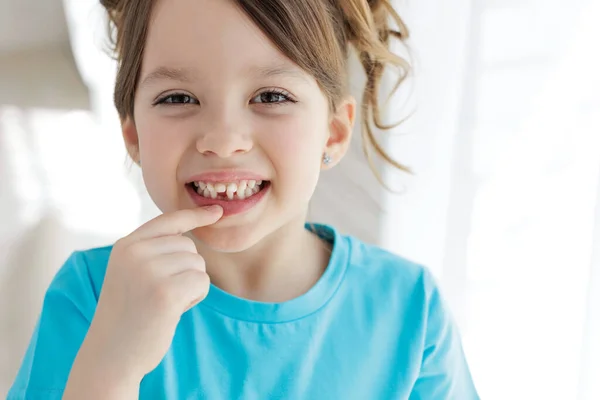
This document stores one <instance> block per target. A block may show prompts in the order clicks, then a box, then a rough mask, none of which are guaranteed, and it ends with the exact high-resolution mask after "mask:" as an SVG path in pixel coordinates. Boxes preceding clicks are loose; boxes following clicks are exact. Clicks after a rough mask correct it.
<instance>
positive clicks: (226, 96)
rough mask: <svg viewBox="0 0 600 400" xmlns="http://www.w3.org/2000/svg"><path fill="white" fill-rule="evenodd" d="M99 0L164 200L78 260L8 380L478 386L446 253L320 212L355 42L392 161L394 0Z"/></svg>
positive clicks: (78, 387)
mask: <svg viewBox="0 0 600 400" xmlns="http://www.w3.org/2000/svg"><path fill="white" fill-rule="evenodd" d="M101 3H102V4H103V6H104V7H106V9H107V11H108V12H109V15H110V16H111V20H112V23H113V28H115V29H116V42H115V44H116V50H117V52H118V55H119V57H118V59H119V66H120V68H119V71H118V77H117V82H116V89H115V103H116V107H117V110H118V112H119V114H120V117H121V122H122V131H123V138H124V140H125V144H126V146H127V150H128V152H129V154H130V155H131V157H132V158H133V159H134V160H135V161H136V162H138V163H139V164H140V165H141V168H142V172H143V177H144V182H145V185H146V187H147V189H148V192H149V194H150V196H151V197H152V199H153V201H154V202H155V203H156V205H157V206H158V207H159V208H160V210H161V211H162V212H163V214H162V215H161V216H159V217H157V218H156V219H154V220H152V221H150V222H148V223H146V224H144V225H143V226H141V227H140V228H138V229H137V230H136V231H134V232H133V233H131V234H130V235H128V236H126V237H124V238H122V239H120V240H118V241H117V242H116V243H115V244H114V246H111V247H105V248H99V249H93V250H89V251H84V252H76V253H75V254H73V255H72V256H71V258H70V259H69V260H68V261H67V262H66V264H65V265H64V266H63V267H62V268H61V270H60V271H59V272H58V274H57V275H56V277H55V279H54V280H53V282H52V284H51V285H50V288H49V289H48V292H47V294H46V297H45V301H44V305H43V309H42V314H41V317H40V320H39V323H38V325H37V327H36V330H35V332H34V334H33V338H32V340H31V345H30V347H29V349H28V351H27V353H26V355H25V359H24V361H23V365H22V367H21V369H20V372H19V374H18V377H17V379H16V382H15V383H14V385H13V387H12V389H11V392H10V394H9V399H59V398H64V399H77V400H80V399H135V398H138V396H139V398H141V399H211V400H212V399H226V400H231V399H261V400H262V399H310V400H313V399H326V400H336V399H344V400H346V399H375V400H387V399H411V400H417V399H427V400H442V399H457V400H472V399H477V398H478V396H477V394H476V391H475V389H474V386H473V383H472V380H471V377H470V374H469V371H468V368H467V365H466V363H465V359H464V356H463V351H462V349H461V344H460V339H459V336H458V333H457V330H456V328H455V326H454V325H453V323H452V321H451V318H450V317H449V315H448V311H447V309H446V307H445V306H444V303H443V301H442V300H441V298H440V293H439V290H438V288H437V287H436V285H435V283H434V282H433V279H432V277H431V275H430V274H429V272H428V271H427V270H426V269H425V268H423V267H421V266H419V265H415V264H413V263H411V262H409V261H407V260H405V259H402V258H399V257H397V256H394V255H392V254H389V253H387V252H385V251H383V250H381V249H378V248H376V247H372V246H369V245H367V244H364V243H361V242H359V241H358V240H357V239H354V238H352V237H347V236H342V235H341V234H339V233H338V232H336V230H335V229H334V228H332V227H328V226H320V225H317V226H312V225H309V226H307V227H305V217H306V212H307V207H308V203H309V200H310V198H311V195H312V193H313V190H314V189H315V186H316V183H317V179H318V177H319V173H320V171H321V170H323V169H327V168H331V167H332V166H334V165H336V164H337V163H338V162H339V161H340V160H341V158H342V157H343V155H344V153H345V152H346V150H347V148H348V144H349V141H350V134H351V132H352V125H353V122H354V116H355V111H356V105H355V102H354V100H353V99H352V98H351V97H350V96H349V95H348V94H347V91H346V89H347V88H346V85H345V82H346V58H347V51H348V47H349V46H354V47H355V49H356V50H357V51H358V53H359V55H360V59H361V62H362V64H363V66H364V68H365V71H366V73H367V78H368V79H367V84H366V89H365V95H364V99H363V102H364V104H363V116H364V118H365V120H364V122H365V126H364V127H363V129H364V136H365V138H366V141H367V142H368V143H370V144H371V145H373V146H375V149H376V150H377V152H378V153H380V154H381V155H383V157H384V158H386V159H388V160H389V161H391V162H393V161H392V160H391V159H389V157H387V156H386V155H385V153H384V152H383V150H382V149H381V148H380V147H378V145H377V143H376V142H375V141H374V139H373V136H372V135H371V130H370V128H369V126H370V125H369V124H368V120H369V118H373V119H374V122H375V124H376V125H378V126H380V125H381V123H380V122H379V118H378V116H379V110H378V106H377V89H378V86H379V85H378V83H379V80H380V77H381V74H382V71H383V67H384V65H385V64H386V63H387V64H390V65H392V66H397V67H401V68H405V67H406V65H405V62H404V60H403V59H402V58H400V57H398V56H396V55H394V54H392V53H390V52H389V51H388V49H387V42H388V39H389V37H390V36H396V37H398V38H400V39H404V38H405V37H406V32H405V28H404V26H403V25H402V21H401V20H400V18H399V17H398V15H397V14H396V13H395V12H394V11H393V9H392V7H391V5H390V3H389V2H388V1H387V0H379V1H377V0H374V1H369V2H367V0H155V1H152V0H112V1H110V0H102V1H101ZM390 17H393V19H394V20H395V21H396V23H397V25H398V27H399V31H393V30H391V29H390V28H389V27H388V25H387V21H388V20H389V18H390ZM394 165H396V166H397V167H399V168H404V167H403V166H402V165H400V164H397V163H396V164H394ZM209 277H210V278H209Z"/></svg>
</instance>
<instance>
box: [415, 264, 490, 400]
mask: <svg viewBox="0 0 600 400" xmlns="http://www.w3.org/2000/svg"><path fill="white" fill-rule="evenodd" d="M424 279H425V282H424V283H425V286H426V291H427V292H428V295H429V296H428V310H427V327H426V334H425V346H424V351H423V357H422V362H421V369H420V373H419V377H418V378H417V381H416V383H415V385H414V387H413V389H412V391H411V394H410V398H409V400H479V395H478V394H477V391H476V389H475V385H474V383H473V380H472V378H471V373H470V371H469V367H468V365H467V362H466V359H465V355H464V352H463V348H462V343H461V339H460V335H459V332H458V328H457V327H456V325H455V323H454V321H453V319H452V316H451V315H450V311H449V310H448V308H447V306H446V304H445V303H444V300H443V298H442V296H441V294H440V290H439V288H438V287H437V286H436V284H435V282H434V279H433V277H432V276H431V274H430V273H429V272H427V271H426V272H425V277H424Z"/></svg>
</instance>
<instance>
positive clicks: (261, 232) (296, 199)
mask: <svg viewBox="0 0 600 400" xmlns="http://www.w3.org/2000/svg"><path fill="white" fill-rule="evenodd" d="M338 110H339V111H336V113H335V115H331V114H330V112H329V107H328V100H327V98H326V97H325V95H324V94H323V93H322V91H321V89H320V88H319V86H318V84H317V82H316V81H315V79H314V78H313V77H312V76H311V75H310V74H308V73H307V72H305V71H303V70H301V69H300V68H299V67H298V66H297V65H296V64H294V63H293V62H292V61H290V60H289V59H288V58H286V57H285V56H284V55H283V54H282V53H281V52H280V51H279V50H278V49H277V48H276V47H274V45H273V44H272V43H271V42H270V41H269V40H268V39H267V37H266V36H265V35H264V34H263V33H262V32H261V31H260V30H259V29H258V28H257V27H256V26H255V25H254V24H253V23H252V22H251V21H250V19H249V18H248V17H247V16H246V15H245V14H244V13H243V12H242V11H241V10H239V9H238V8H237V7H236V6H235V5H234V3H233V2H232V1H226V0H160V1H158V2H157V3H156V5H155V8H154V10H153V15H152V19H151V22H150V25H149V31H148V36H147V41H146V47H145V53H144V59H143V63H142V69H141V73H140V80H139V83H138V88H137V92H136V97H135V112H134V118H133V120H131V119H128V120H126V121H124V123H123V134H124V138H125V141H126V144H127V146H128V149H129V151H130V153H131V154H134V155H135V154H139V158H140V160H141V161H142V171H143V177H144V182H145V184H146V187H147V189H148V192H149V194H150V196H151V197H152V199H153V201H154V202H155V203H156V205H157V206H158V207H159V208H160V210H161V211H163V212H171V211H175V210H178V209H184V208H193V207H198V206H201V205H205V204H215V203H216V204H220V205H223V207H224V213H225V215H224V217H223V218H222V219H221V220H220V221H219V222H217V224H215V225H213V226H211V227H205V228H198V229H196V230H195V231H193V233H194V235H195V236H196V237H197V238H198V239H200V240H202V241H203V242H204V243H205V244H207V245H209V246H211V247H212V248H215V249H218V250H221V251H241V250H244V249H246V248H249V247H251V246H252V245H253V244H255V243H257V242H258V241H260V240H261V239H262V238H264V237H266V236H267V235H270V234H272V233H275V232H276V231H277V230H279V229H280V228H282V227H284V226H286V225H289V224H293V223H300V224H301V223H302V222H303V221H304V218H305V215H306V210H307V206H308V202H309V200H310V198H311V196H312V194H313V191H314V189H315V186H316V184H317V180H318V177H319V173H320V170H321V169H322V168H323V163H322V156H323V153H324V152H327V153H328V154H330V155H331V157H332V158H333V161H334V162H333V163H335V162H337V161H339V159H340V158H341V157H342V156H343V154H344V153H345V150H346V148H347V145H348V142H349V138H350V132H351V127H352V122H353V121H352V119H353V115H354V103H353V102H352V100H351V99H349V100H348V101H346V102H345V103H344V104H342V105H341V106H340V107H339V109H338ZM134 121H135V122H134ZM333 163H332V164H333ZM259 180H263V181H264V182H263V184H262V185H260V186H259V185H258V184H257V183H258V182H256V181H259ZM252 181H255V182H254V189H250V186H252V184H253V182H252ZM231 183H233V184H235V185H234V186H231V185H228V184H231ZM221 185H225V186H229V192H230V193H227V191H226V192H225V193H219V194H216V193H217V192H218V191H219V190H222V189H223V186H221ZM195 186H199V187H200V188H199V189H196V187H195ZM205 186H206V188H205ZM244 186H245V190H244ZM211 188H212V190H211ZM257 188H260V191H258V193H255V192H256V190H257ZM203 189H205V190H203ZM234 189H235V192H234V191H233V190H234ZM197 191H199V192H200V194H198V193H197ZM215 195H216V196H217V197H216V199H215V198H214V197H215ZM228 195H229V197H228ZM231 197H233V199H232V200H231V199H230V198H231Z"/></svg>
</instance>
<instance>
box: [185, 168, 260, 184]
mask: <svg viewBox="0 0 600 400" xmlns="http://www.w3.org/2000/svg"><path fill="white" fill-rule="evenodd" d="M243 180H245V181H249V180H255V181H268V179H267V178H265V177H264V176H263V175H260V174H257V173H256V172H252V171H244V170H237V169H235V170H233V169H232V170H221V171H207V172H204V173H202V174H199V175H194V176H192V177H190V178H188V179H187V180H186V183H187V184H189V183H192V182H205V183H212V182H237V181H243Z"/></svg>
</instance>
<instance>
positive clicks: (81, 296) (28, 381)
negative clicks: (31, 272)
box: [7, 252, 97, 400]
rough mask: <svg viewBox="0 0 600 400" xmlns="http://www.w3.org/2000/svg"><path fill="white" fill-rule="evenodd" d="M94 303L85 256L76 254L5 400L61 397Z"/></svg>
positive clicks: (49, 298)
mask: <svg viewBox="0 0 600 400" xmlns="http://www.w3.org/2000/svg"><path fill="white" fill-rule="evenodd" d="M96 304H97V295H96V293H95V290H94V287H93V284H92V280H91V278H90V274H89V269H88V265H87V263H86V259H85V255H84V254H83V253H79V252H76V253H74V254H73V255H71V257H69V259H68V260H67V261H66V262H65V264H64V265H63V266H62V267H61V269H60V270H59V271H58V273H57V274H56V276H55V277H54V279H53V280H52V283H51V284H50V287H49V288H48V290H47V292H46V295H45V297H44V303H43V306H42V312H41V315H40V317H39V319H38V321H37V324H36V327H35V330H34V332H33V335H32V337H31V341H30V343H29V347H28V348H27V351H26V353H25V356H24V358H23V361H22V363H21V367H20V369H19V372H18V374H17V377H16V379H15V382H14V383H13V385H12V388H11V389H10V391H9V393H8V397H7V398H8V400H22V399H26V400H37V399H40V400H41V399H44V400H53V399H60V398H62V394H63V391H64V388H65V386H66V383H67V379H68V376H69V372H70V370H71V366H72V365H73V362H74V361H75V357H76V355H77V352H78V351H79V348H80V346H81V343H82V342H83V339H84V338H85V336H86V334H87V331H88V328H89V326H90V322H91V320H92V317H93V314H94V311H95V308H96Z"/></svg>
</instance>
